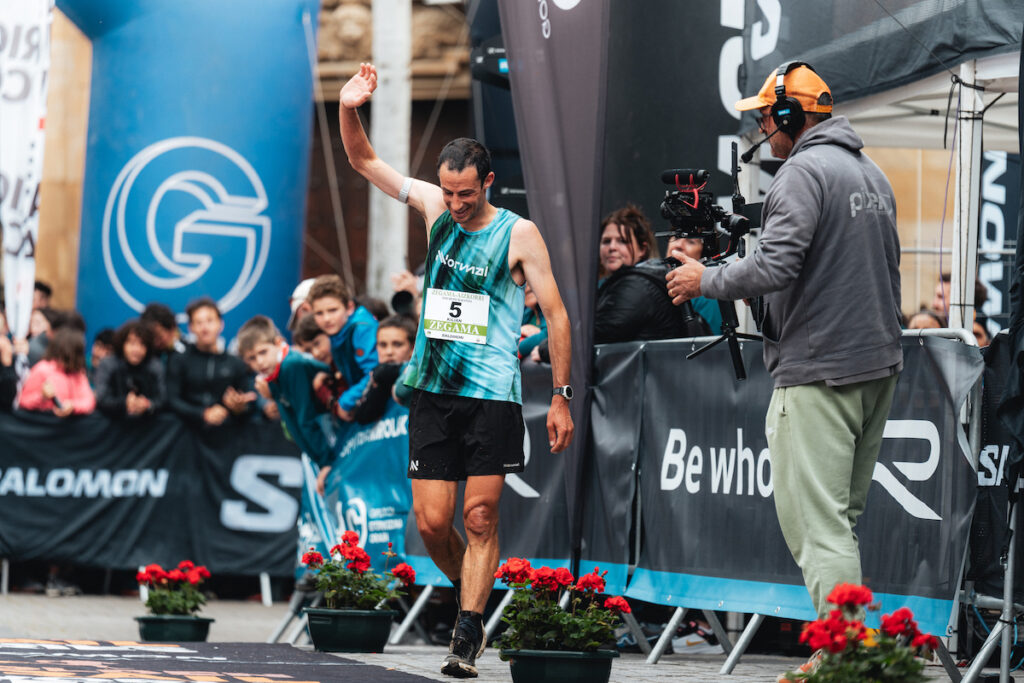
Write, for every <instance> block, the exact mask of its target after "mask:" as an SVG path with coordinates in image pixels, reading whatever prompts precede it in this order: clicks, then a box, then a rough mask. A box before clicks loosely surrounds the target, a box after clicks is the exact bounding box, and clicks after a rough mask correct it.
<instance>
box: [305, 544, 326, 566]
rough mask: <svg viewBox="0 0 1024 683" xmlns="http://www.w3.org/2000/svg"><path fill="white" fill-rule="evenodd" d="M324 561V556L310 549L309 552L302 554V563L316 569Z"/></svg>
mask: <svg viewBox="0 0 1024 683" xmlns="http://www.w3.org/2000/svg"><path fill="white" fill-rule="evenodd" d="M323 563H324V556H323V555H321V554H320V553H318V552H317V551H315V550H313V549H312V548H310V549H309V552H308V553H306V554H305V555H303V556H302V564H304V565H306V566H307V567H309V568H310V569H316V568H317V567H319V566H321V565H322V564H323Z"/></svg>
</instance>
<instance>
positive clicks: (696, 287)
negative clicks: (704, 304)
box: [665, 248, 704, 306]
mask: <svg viewBox="0 0 1024 683" xmlns="http://www.w3.org/2000/svg"><path fill="white" fill-rule="evenodd" d="M669 256H671V257H672V258H674V259H676V260H677V261H679V262H680V263H682V264H683V265H681V266H679V267H678V268H676V269H675V270H671V271H669V272H668V274H667V275H666V276H665V279H666V280H668V295H669V296H670V297H672V303H673V304H675V305H676V306H678V305H679V304H681V303H683V302H684V301H689V300H690V299H695V298H697V297H698V296H700V278H701V276H702V275H703V274H704V264H703V263H701V262H700V261H698V260H696V259H692V258H690V257H689V256H687V255H686V254H685V253H683V250H682V249H679V248H675V249H672V251H671V252H670V253H669Z"/></svg>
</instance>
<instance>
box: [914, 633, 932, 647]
mask: <svg viewBox="0 0 1024 683" xmlns="http://www.w3.org/2000/svg"><path fill="white" fill-rule="evenodd" d="M910 645H911V647H926V648H928V649H929V650H937V649H939V639H938V638H936V637H935V636H930V635H928V634H927V633H918V634H917V635H916V636H914V639H913V640H911V641H910Z"/></svg>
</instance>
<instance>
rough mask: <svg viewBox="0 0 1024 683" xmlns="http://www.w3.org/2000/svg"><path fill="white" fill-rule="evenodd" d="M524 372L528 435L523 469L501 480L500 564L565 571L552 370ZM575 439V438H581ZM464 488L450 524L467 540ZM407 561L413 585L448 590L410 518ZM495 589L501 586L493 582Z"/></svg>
mask: <svg viewBox="0 0 1024 683" xmlns="http://www.w3.org/2000/svg"><path fill="white" fill-rule="evenodd" d="M522 373H523V375H522V376H523V420H524V421H525V422H526V434H525V437H524V439H523V452H524V455H525V456H526V470H525V471H523V472H520V473H518V474H508V475H505V489H504V491H503V492H502V494H501V506H500V510H499V515H500V517H499V523H498V539H499V541H500V545H501V553H500V556H501V559H502V561H504V560H506V559H507V558H509V557H525V558H527V559H529V560H530V563H531V564H533V565H534V566H536V567H539V566H545V565H546V566H549V567H568V566H569V550H570V546H569V510H568V507H567V504H566V502H567V501H566V497H565V487H564V482H565V477H566V467H565V455H564V453H562V454H558V455H553V454H552V453H551V451H550V450H549V448H548V432H547V414H548V407H549V406H550V405H551V368H550V367H549V366H547V365H537V364H534V363H526V364H524V365H523V368H522ZM579 436H580V435H579V434H577V438H579ZM464 489H465V484H464V483H463V484H460V485H459V494H458V499H457V500H456V503H455V519H454V524H455V527H456V529H458V531H459V533H460V534H462V536H463V538H465V528H464V526H463V524H462V503H463V491H464ZM405 548H406V553H407V556H406V561H407V562H408V563H409V564H410V565H412V567H413V568H414V569H415V570H416V583H418V584H422V585H435V586H450V585H451V584H450V583H449V582H448V579H447V578H446V577H445V575H444V574H443V573H442V572H441V571H440V570H439V569H438V568H437V566H435V565H434V563H433V561H431V559H430V557H429V556H428V555H427V549H426V547H425V546H424V545H423V539H421V538H420V534H419V532H418V531H417V529H416V520H415V516H413V515H412V514H410V515H409V522H408V526H407V531H406V537H405ZM495 585H497V586H500V585H501V584H500V583H498V582H495Z"/></svg>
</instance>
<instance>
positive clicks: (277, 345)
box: [238, 315, 334, 495]
mask: <svg viewBox="0 0 1024 683" xmlns="http://www.w3.org/2000/svg"><path fill="white" fill-rule="evenodd" d="M238 352H239V353H240V354H242V358H244V359H245V362H246V364H247V365H248V366H249V368H250V369H251V370H252V371H253V372H255V373H258V375H259V379H260V380H261V381H264V382H266V384H267V387H268V388H269V390H270V394H271V396H272V397H273V399H274V401H276V402H277V406H278V410H279V411H280V413H281V421H282V422H284V424H285V427H286V428H287V429H288V434H289V435H290V436H291V437H292V439H293V440H294V441H295V443H296V444H298V446H299V448H301V449H302V451H303V452H304V453H305V454H306V455H308V456H309V457H310V458H311V459H312V460H313V462H315V463H316V464H317V465H319V466H320V474H319V476H318V477H317V482H316V489H317V491H319V492H320V494H321V495H323V492H324V482H325V481H326V480H327V473H328V472H329V471H330V469H331V463H332V462H333V461H334V451H333V449H332V448H331V445H330V444H329V443H328V441H327V436H326V435H325V434H324V431H323V429H322V428H321V427H320V421H319V415H320V414H322V413H323V410H321V409H319V407H318V403H317V400H316V397H315V396H314V395H313V378H314V377H315V376H316V375H317V374H318V373H323V372H327V366H326V365H324V364H323V363H321V362H319V361H317V360H315V359H313V358H311V357H310V356H307V355H305V354H303V353H295V352H293V351H291V350H290V349H289V348H288V344H286V343H285V341H284V339H283V338H282V337H281V333H280V332H278V331H277V327H275V326H274V323H273V322H272V321H271V320H270V318H268V317H266V316H263V315H257V316H255V317H253V318H251V319H250V320H249V321H248V322H246V323H245V324H244V325H242V328H241V329H240V330H238Z"/></svg>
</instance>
